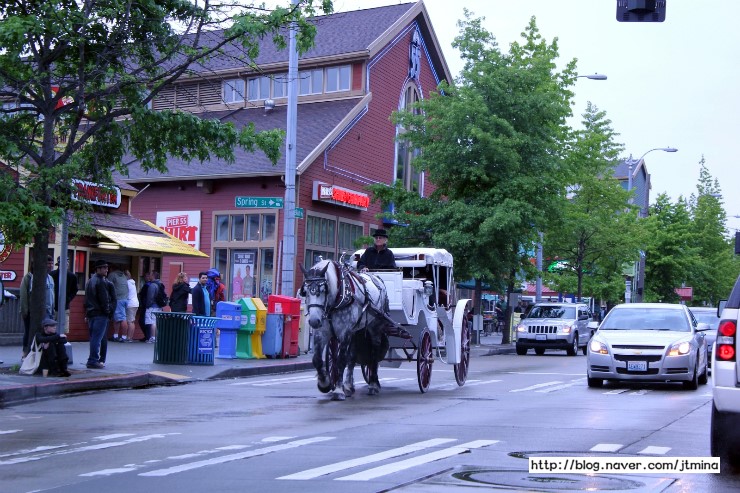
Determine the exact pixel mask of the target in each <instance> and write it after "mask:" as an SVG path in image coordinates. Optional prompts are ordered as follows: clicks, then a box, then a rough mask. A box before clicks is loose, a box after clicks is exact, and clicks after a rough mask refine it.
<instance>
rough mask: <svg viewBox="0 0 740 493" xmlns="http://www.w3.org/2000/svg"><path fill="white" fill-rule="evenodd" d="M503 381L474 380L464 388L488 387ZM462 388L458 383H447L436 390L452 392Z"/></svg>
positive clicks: (466, 383)
mask: <svg viewBox="0 0 740 493" xmlns="http://www.w3.org/2000/svg"><path fill="white" fill-rule="evenodd" d="M501 381H502V380H472V381H471V380H468V381H467V382H465V385H464V387H476V386H478V385H487V384H489V383H498V382H501ZM460 387H461V386H460V385H458V384H457V383H456V382H451V383H446V384H444V385H440V386H439V388H435V390H437V389H438V390H446V391H450V390H456V389H459V388H460Z"/></svg>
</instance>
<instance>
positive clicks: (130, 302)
mask: <svg viewBox="0 0 740 493" xmlns="http://www.w3.org/2000/svg"><path fill="white" fill-rule="evenodd" d="M124 274H126V286H127V287H128V295H127V300H126V301H127V303H126V332H125V333H121V342H134V333H135V332H136V311H137V310H138V309H139V297H138V296H137V294H136V281H134V280H133V279H132V278H131V272H129V271H128V270H127V271H125V272H124Z"/></svg>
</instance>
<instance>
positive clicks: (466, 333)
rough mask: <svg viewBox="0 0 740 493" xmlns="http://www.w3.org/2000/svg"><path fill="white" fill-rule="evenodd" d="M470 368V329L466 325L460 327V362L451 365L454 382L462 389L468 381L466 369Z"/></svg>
mask: <svg viewBox="0 0 740 493" xmlns="http://www.w3.org/2000/svg"><path fill="white" fill-rule="evenodd" d="M469 366H470V328H468V324H467V323H463V325H462V333H461V335H460V362H459V363H455V364H454V365H453V369H454V371H455V381H456V382H457V384H458V385H459V386H460V387H462V386H463V385H465V381H466V380H467V379H468V367H469Z"/></svg>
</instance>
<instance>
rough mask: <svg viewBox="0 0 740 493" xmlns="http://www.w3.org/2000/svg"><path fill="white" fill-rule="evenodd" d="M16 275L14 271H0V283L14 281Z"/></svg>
mask: <svg viewBox="0 0 740 493" xmlns="http://www.w3.org/2000/svg"><path fill="white" fill-rule="evenodd" d="M16 277H18V275H17V274H16V273H15V271H14V270H0V281H15V278H16Z"/></svg>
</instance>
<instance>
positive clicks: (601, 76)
mask: <svg viewBox="0 0 740 493" xmlns="http://www.w3.org/2000/svg"><path fill="white" fill-rule="evenodd" d="M580 77H583V78H584V79H590V80H606V75H604V74H584V75H576V79H578V78H580ZM537 234H538V235H539V237H538V241H537V258H536V263H537V265H536V267H537V280H536V283H535V291H534V300H535V302H537V303H539V302H540V301H542V231H539V232H538V233H537Z"/></svg>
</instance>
